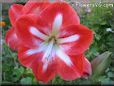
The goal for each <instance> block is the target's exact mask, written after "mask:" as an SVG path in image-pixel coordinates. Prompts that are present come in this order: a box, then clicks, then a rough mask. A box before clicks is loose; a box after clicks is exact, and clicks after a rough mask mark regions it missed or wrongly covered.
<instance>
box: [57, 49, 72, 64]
mask: <svg viewBox="0 0 114 86" xmlns="http://www.w3.org/2000/svg"><path fill="white" fill-rule="evenodd" d="M56 55H57V56H58V57H59V58H60V59H61V60H62V61H64V62H65V63H66V65H68V66H71V65H73V64H72V61H71V60H70V57H69V56H68V55H67V54H65V53H64V52H63V50H61V49H60V48H58V49H57V51H56Z"/></svg>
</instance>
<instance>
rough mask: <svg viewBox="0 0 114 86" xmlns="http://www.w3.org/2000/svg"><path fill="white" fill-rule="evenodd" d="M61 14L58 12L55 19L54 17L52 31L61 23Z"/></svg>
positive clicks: (57, 28) (56, 29) (58, 27)
mask: <svg viewBox="0 0 114 86" xmlns="http://www.w3.org/2000/svg"><path fill="white" fill-rule="evenodd" d="M62 19H63V18H62V14H58V15H57V16H56V17H55V19H54V22H53V27H52V29H53V31H58V30H59V29H60V27H61V25H62Z"/></svg>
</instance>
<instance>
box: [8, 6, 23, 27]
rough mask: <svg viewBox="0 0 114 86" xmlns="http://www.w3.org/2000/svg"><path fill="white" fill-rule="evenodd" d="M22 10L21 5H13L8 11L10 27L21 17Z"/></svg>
mask: <svg viewBox="0 0 114 86" xmlns="http://www.w3.org/2000/svg"><path fill="white" fill-rule="evenodd" d="M22 8H23V5H19V4H13V5H12V6H11V8H10V9H9V18H10V21H11V24H12V25H14V23H15V21H16V19H17V18H18V17H19V16H20V15H21V10H22Z"/></svg>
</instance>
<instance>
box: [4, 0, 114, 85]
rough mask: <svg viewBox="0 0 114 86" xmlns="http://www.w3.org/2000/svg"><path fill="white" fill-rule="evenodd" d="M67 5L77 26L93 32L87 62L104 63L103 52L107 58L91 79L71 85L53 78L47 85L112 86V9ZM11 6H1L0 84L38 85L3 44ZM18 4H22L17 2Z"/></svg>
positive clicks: (113, 68)
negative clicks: (2, 24) (78, 21)
mask: <svg viewBox="0 0 114 86" xmlns="http://www.w3.org/2000/svg"><path fill="white" fill-rule="evenodd" d="M68 1H70V2H68V3H70V5H71V6H72V7H73V8H74V9H75V10H76V11H77V12H78V14H79V16H80V20H81V24H84V25H85V26H87V27H89V28H90V29H92V30H93V31H94V41H93V43H92V45H91V46H90V48H89V49H88V50H87V51H86V53H85V55H86V57H87V58H88V59H89V61H93V60H94V59H95V58H96V57H98V56H99V55H101V56H100V57H103V59H105V58H106V55H108V54H107V53H105V52H106V51H108V52H110V53H111V54H110V55H108V56H107V58H106V60H105V61H104V60H102V61H101V63H103V61H104V63H103V64H102V66H104V69H103V70H102V72H101V73H99V74H98V71H93V75H92V76H90V77H89V78H87V79H86V78H80V79H76V80H73V81H64V80H62V79H61V78H60V77H59V76H57V77H55V78H54V79H53V80H52V81H50V82H49V84H101V85H103V84H114V7H79V6H76V5H75V3H74V2H72V0H68ZM18 3H20V2H18ZM11 4H12V3H3V4H2V21H4V22H5V23H6V25H5V26H4V27H3V28H2V48H3V49H2V84H31V85H33V84H35V85H36V84H42V83H40V82H38V81H36V79H35V78H34V76H33V73H32V71H31V70H30V69H27V68H25V67H23V66H22V65H20V63H19V61H18V59H17V52H15V51H12V50H11V49H10V48H9V47H8V46H7V45H6V44H5V41H4V37H5V33H6V31H7V30H8V29H9V28H10V27H11V24H10V21H9V16H8V9H9V7H10V5H11ZM21 4H24V3H22V2H21ZM113 5H114V4H113ZM102 53H104V54H105V55H104V54H103V55H102ZM94 65H95V64H94ZM99 65H101V64H96V66H97V67H98V66H99ZM93 70H95V69H93Z"/></svg>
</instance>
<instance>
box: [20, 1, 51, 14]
mask: <svg viewBox="0 0 114 86" xmlns="http://www.w3.org/2000/svg"><path fill="white" fill-rule="evenodd" d="M49 5H50V3H49V2H47V0H41V1H39V0H29V1H28V2H27V3H26V4H25V6H24V7H23V10H22V12H23V14H28V13H32V14H37V15H39V14H40V13H41V12H42V11H43V10H44V9H45V8H46V7H48V6H49Z"/></svg>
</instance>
